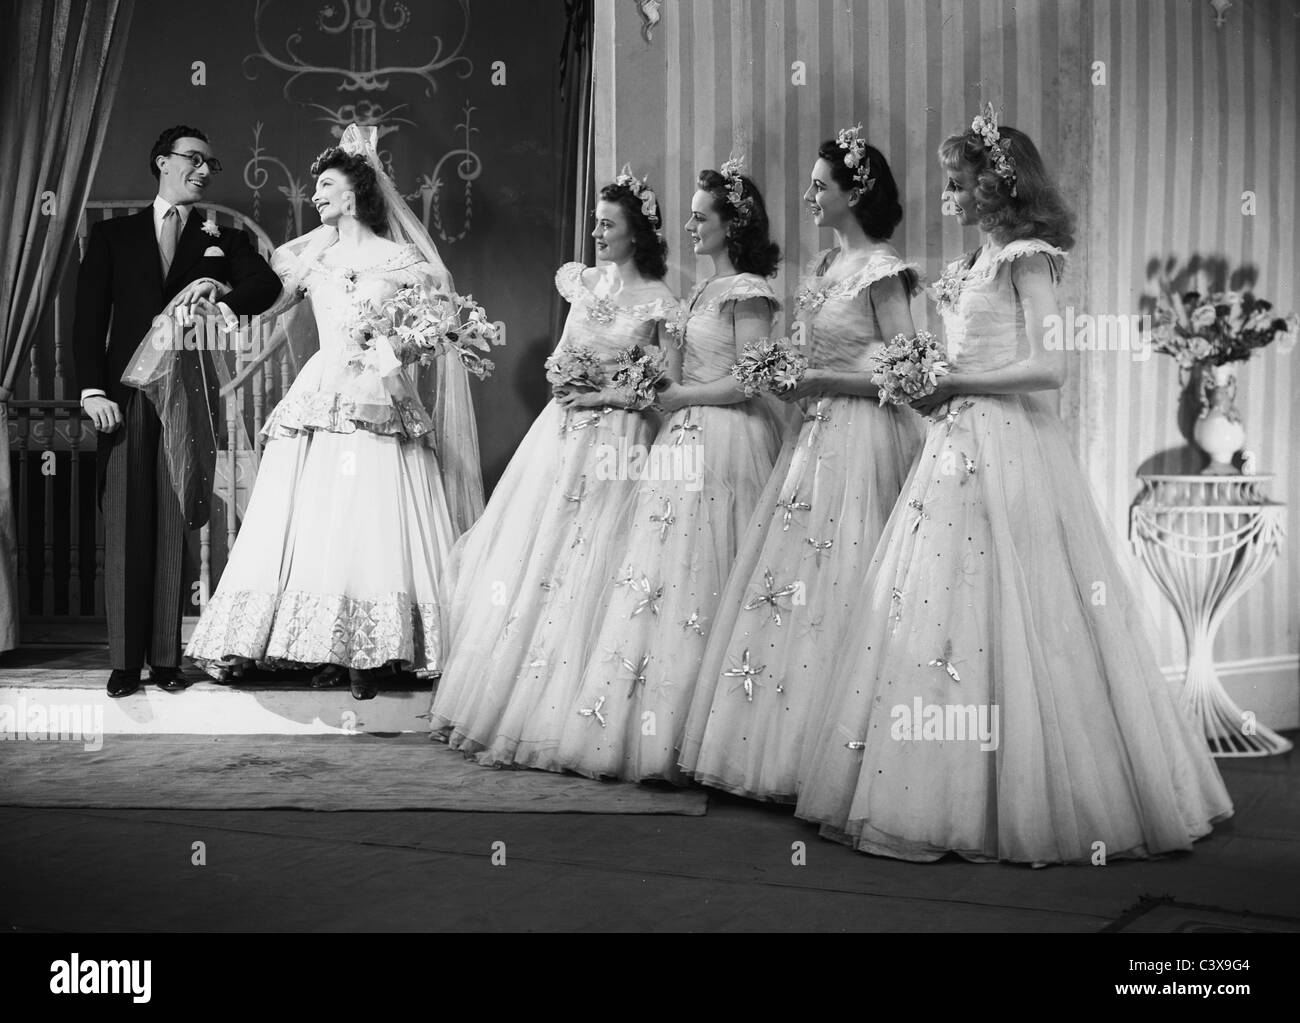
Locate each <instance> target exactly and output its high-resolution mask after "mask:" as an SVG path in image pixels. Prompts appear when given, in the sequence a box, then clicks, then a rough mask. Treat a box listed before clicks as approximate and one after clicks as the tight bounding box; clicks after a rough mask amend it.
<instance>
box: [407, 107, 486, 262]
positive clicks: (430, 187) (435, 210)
mask: <svg viewBox="0 0 1300 1023" xmlns="http://www.w3.org/2000/svg"><path fill="white" fill-rule="evenodd" d="M474 110H475V108H474V107H472V106H470V105H469V104H468V103H466V104H465V120H463V121H461V122H460V124H458V125H456V130H457V131H464V133H465V145H464V147H463V148H461V149H453V150H450V151H449V152H447V153H445V154H444V155H443V157H442V159H441V160H439V161H438V163H437V165H436V166H435V167H434V168H433V173H432V174H425V175H422V176H421V178H420V188H419V190H418V191H417V192H415V193H413V194H412V195H408V196H406V197H405V198H406V199H407V200H408V201H411V200H414V199H420V200H421V201H422V209H421V214H422V219H423V220H424V226H425V227H427V228H428V229H429V232H430V233H431V234H436V235H437V236H438V237H439V238H440V239H441V240H442V241H444V242H447V243H449V244H451V243H454V242H458V241H460V240H461V239H462V238H464V237H465V236H466V235H467V234H469V229H470V224H471V223H472V221H473V215H474V202H473V186H472V182H473V181H474V179H475V178H477V177H478V176H479V175H480V174H482V173H483V161H482V160H480V159H479V156H478V154H477V153H475V152H474V151H473V150H472V149H470V137H471V136H472V135H477V134H478V129H477V128H474V127H471V126H470V115H471V114H472V113H473V112H474ZM453 156H459V157H460V162H459V163H457V164H456V174H457V175H458V176H459V177H460V179H461V181H463V182H465V222H464V225H463V227H462V228H461V230H460V231H459V232H458V233H457V234H449V233H448V232H447V229H446V228H445V227H444V226H443V222H442V211H441V209H440V206H439V200H440V199H441V197H442V190H443V180H442V166H443V164H445V163H446V162H447V161H448V160H450V159H451V158H452V157H453Z"/></svg>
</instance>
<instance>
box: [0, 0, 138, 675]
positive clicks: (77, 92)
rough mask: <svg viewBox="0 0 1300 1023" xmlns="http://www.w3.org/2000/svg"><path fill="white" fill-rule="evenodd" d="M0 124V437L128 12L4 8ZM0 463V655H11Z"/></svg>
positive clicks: (79, 5)
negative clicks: (2, 220) (1, 133)
mask: <svg viewBox="0 0 1300 1023" xmlns="http://www.w3.org/2000/svg"><path fill="white" fill-rule="evenodd" d="M10 2H11V3H12V5H13V6H11V7H10V9H9V12H8V17H7V21H8V26H7V27H6V28H5V29H4V31H3V36H4V41H3V43H0V46H2V47H3V67H2V69H0V74H2V75H3V79H2V82H3V87H2V88H0V124H3V125H4V127H5V136H6V143H7V144H6V146H5V147H4V150H3V152H0V202H3V203H4V204H5V207H6V213H7V225H6V231H5V232H4V234H3V236H2V240H0V367H3V376H0V431H3V435H4V436H6V437H7V436H8V425H9V424H8V404H7V403H8V401H9V399H10V398H11V397H12V394H13V386H14V382H15V380H16V379H17V377H18V374H19V372H20V371H21V369H22V367H23V364H24V363H25V362H26V359H27V356H28V353H29V350H30V348H31V345H32V342H33V339H34V338H35V336H36V329H37V325H38V324H39V323H40V321H41V318H42V316H43V315H44V314H45V312H46V310H47V309H48V307H49V303H50V301H51V300H52V299H53V298H54V295H55V291H56V289H57V287H58V282H59V281H60V280H61V279H62V276H63V272H64V270H65V269H66V268H67V265H68V260H70V259H71V258H72V256H73V252H74V250H75V248H76V243H77V224H78V222H79V221H80V219H81V213H82V210H83V208H84V207H85V203H86V200H87V198H88V197H89V193H90V186H91V183H92V182H93V181H94V178H95V167H96V164H97V163H98V160H99V153H100V149H101V147H102V145H103V141H104V132H105V129H106V128H107V126H108V115H109V111H110V109H111V108H112V102H113V94H114V92H115V91H116V87H117V82H118V78H119V75H120V73H121V68H122V58H123V55H124V53H125V51H126V35H127V29H128V28H129V26H130V22H131V10H132V7H133V5H134V2H135V0H10ZM18 600H19V594H18V585H17V560H16V551H15V528H14V507H13V490H12V486H11V481H10V477H9V459H8V457H7V455H6V457H4V458H0V650H10V649H12V648H14V647H15V646H17V645H18Z"/></svg>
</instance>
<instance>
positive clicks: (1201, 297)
mask: <svg viewBox="0 0 1300 1023" xmlns="http://www.w3.org/2000/svg"><path fill="white" fill-rule="evenodd" d="M1298 327H1300V318H1297V316H1296V314H1295V313H1291V314H1290V315H1289V316H1278V315H1277V314H1276V313H1274V312H1273V306H1272V303H1270V302H1266V301H1264V300H1263V299H1261V298H1256V297H1255V296H1254V295H1252V294H1251V293H1250V292H1244V291H1219V292H1214V293H1211V294H1201V293H1200V292H1197V291H1189V292H1187V293H1186V294H1184V295H1181V296H1180V295H1179V294H1178V293H1177V292H1176V291H1174V289H1173V288H1172V287H1171V286H1169V285H1168V284H1167V283H1162V285H1161V289H1160V296H1159V298H1158V299H1157V302H1156V309H1155V315H1154V317H1153V322H1152V327H1151V347H1152V348H1153V349H1154V350H1155V351H1157V352H1162V353H1163V354H1165V355H1170V356H1172V357H1173V358H1174V360H1175V361H1176V362H1177V363H1178V365H1179V368H1180V369H1182V370H1183V371H1184V372H1185V373H1186V372H1189V371H1190V370H1192V369H1194V368H1196V367H1197V366H1201V365H1206V366H1223V365H1226V364H1227V363H1230V362H1242V361H1244V360H1246V359H1249V358H1250V356H1251V353H1252V352H1254V351H1255V350H1256V349H1258V348H1263V347H1265V346H1266V345H1270V344H1272V343H1273V342H1274V341H1278V340H1280V339H1282V338H1283V337H1287V336H1288V335H1289V336H1291V337H1294V336H1295V335H1296V333H1297V328H1298Z"/></svg>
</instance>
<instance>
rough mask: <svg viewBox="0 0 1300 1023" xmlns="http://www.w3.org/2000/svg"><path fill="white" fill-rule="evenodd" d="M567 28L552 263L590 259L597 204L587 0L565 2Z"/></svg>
mask: <svg viewBox="0 0 1300 1023" xmlns="http://www.w3.org/2000/svg"><path fill="white" fill-rule="evenodd" d="M565 14H566V16H567V18H568V23H569V24H568V30H567V32H566V33H565V37H564V46H563V49H562V51H561V54H560V99H561V101H562V103H563V116H564V163H563V168H562V171H561V177H560V188H559V192H558V195H559V204H560V207H559V209H558V210H557V215H556V224H557V226H558V228H559V230H558V231H557V232H556V237H557V239H558V242H559V250H560V251H559V252H558V257H559V258H558V259H557V260H556V265H559V264H560V263H567V262H568V261H569V260H573V259H576V260H577V261H578V262H580V263H592V262H594V261H595V255H596V252H595V243H594V242H593V241H592V238H591V235H590V233H589V232H590V224H589V223H588V215H589V214H590V212H591V210H592V209H594V208H595V205H596V195H595V188H596V186H595V157H594V152H593V143H594V136H593V131H594V121H593V118H592V92H593V89H592V74H593V67H592V59H591V49H592V33H593V31H594V28H595V15H594V13H593V11H592V4H591V0H565ZM554 310H555V311H554V316H553V323H552V330H551V335H552V337H553V338H554V340H555V341H556V342H558V341H559V338H560V332H561V330H563V328H564V315H565V313H564V302H563V301H562V300H561V299H560V298H559V297H558V295H557V296H556V300H555V305H554Z"/></svg>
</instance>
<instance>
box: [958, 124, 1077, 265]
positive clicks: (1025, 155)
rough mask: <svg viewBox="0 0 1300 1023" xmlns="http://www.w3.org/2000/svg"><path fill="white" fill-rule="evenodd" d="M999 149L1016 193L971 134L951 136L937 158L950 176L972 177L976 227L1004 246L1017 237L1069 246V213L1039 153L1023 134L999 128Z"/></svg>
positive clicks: (1071, 216) (1071, 222) (1071, 235)
mask: <svg viewBox="0 0 1300 1023" xmlns="http://www.w3.org/2000/svg"><path fill="white" fill-rule="evenodd" d="M998 146H999V148H1001V149H1002V150H1003V152H1005V153H1006V155H1007V157H1008V158H1009V159H1010V161H1011V165H1012V167H1013V168H1014V169H1015V187H1016V194H1015V195H1012V194H1011V185H1010V184H1009V183H1008V182H1007V181H1006V180H1005V179H1004V178H1003V177H1002V176H1001V175H1000V174H998V172H997V169H996V166H995V164H994V161H993V158H992V156H991V154H990V153H989V151H988V147H987V146H986V145H985V143H984V139H983V138H982V137H980V135H978V134H977V133H976V132H975V131H973V130H968V131H965V132H962V134H960V135H950V136H948V138H946V139H944V142H943V145H941V146H940V147H939V159H940V160H941V161H942V162H943V165H944V166H945V167H947V168H948V170H950V171H957V170H961V169H962V168H963V167H969V168H971V169H972V170H973V171H974V172H975V211H976V212H977V213H978V214H979V224H980V227H981V228H982V229H983V230H985V231H987V232H988V233H989V236H990V237H992V238H993V239H994V240H995V241H997V242H999V243H1000V244H1003V245H1005V244H1006V243H1007V242H1010V241H1014V240H1015V239H1017V238H1041V239H1042V240H1043V241H1045V242H1047V243H1048V244H1049V245H1055V246H1056V247H1057V248H1058V249H1069V248H1072V247H1073V246H1074V214H1073V213H1072V212H1071V211H1070V208H1069V207H1068V206H1066V204H1065V200H1064V199H1063V198H1062V197H1061V193H1060V191H1059V190H1058V189H1057V187H1056V184H1055V183H1054V182H1053V181H1052V179H1051V177H1049V176H1048V173H1047V168H1046V166H1044V164H1043V158H1042V157H1041V156H1040V155H1039V154H1038V149H1037V148H1036V147H1035V146H1034V143H1033V142H1032V141H1031V140H1030V138H1029V136H1028V135H1026V134H1025V133H1024V132H1023V131H1019V130H1017V129H1015V128H1006V127H1001V128H999V129H998Z"/></svg>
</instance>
